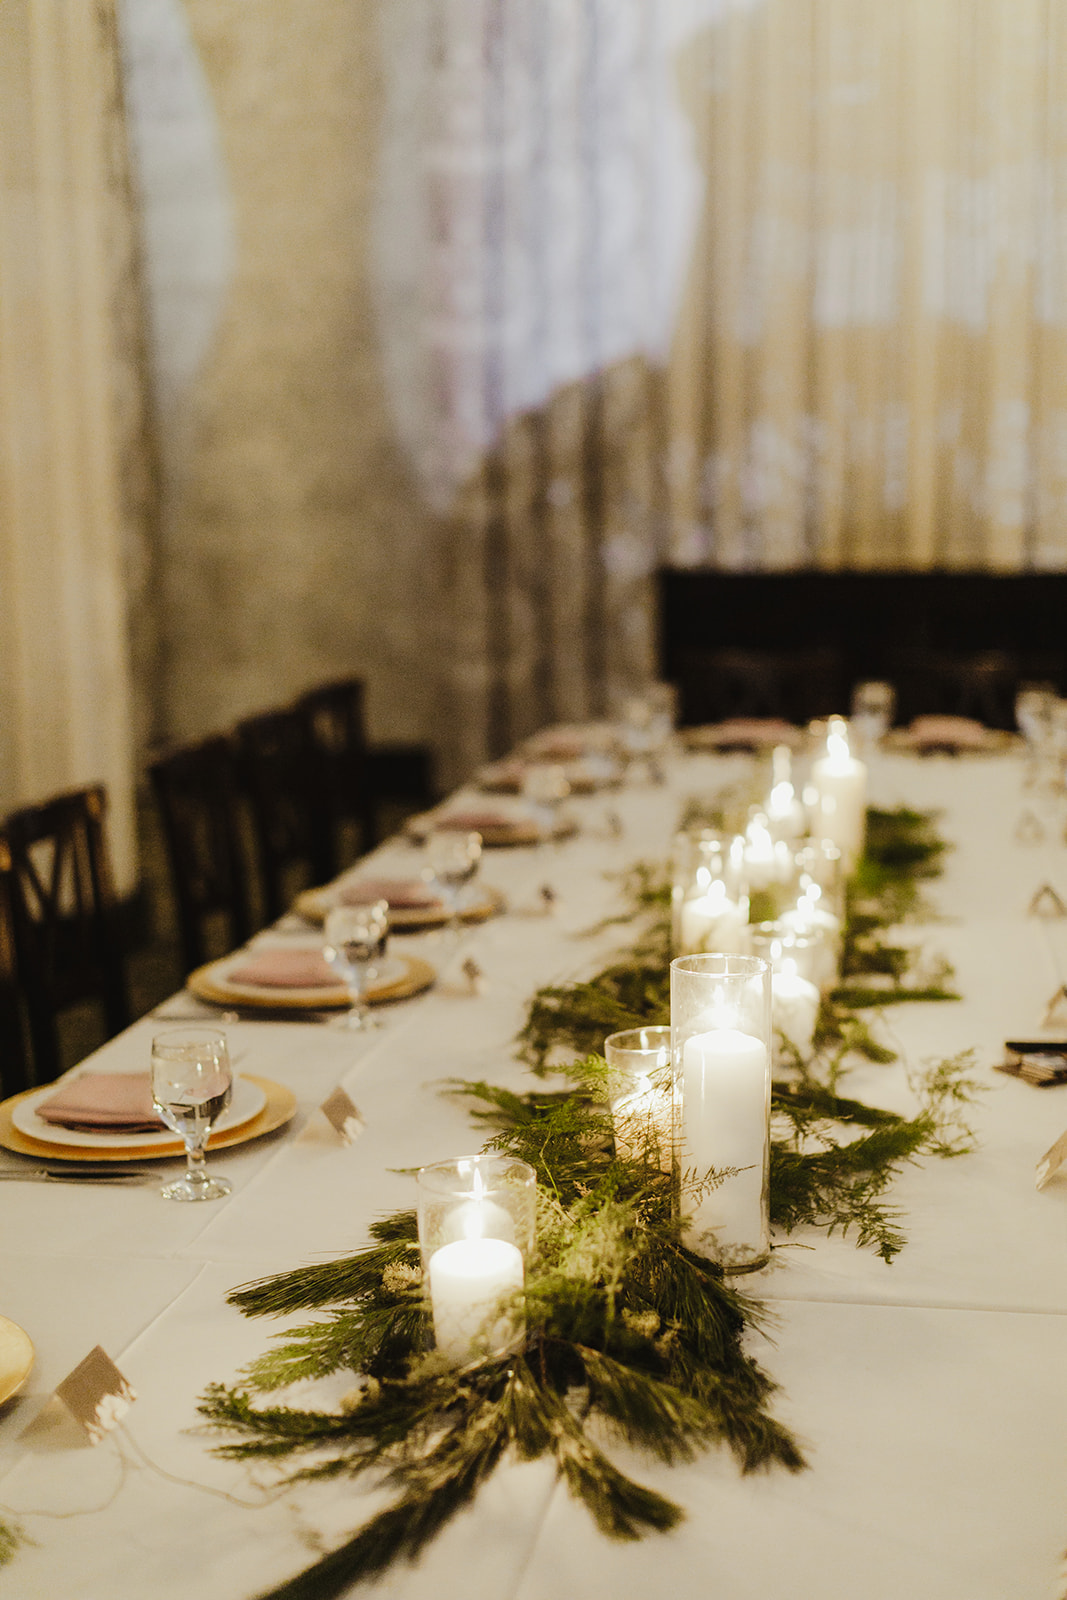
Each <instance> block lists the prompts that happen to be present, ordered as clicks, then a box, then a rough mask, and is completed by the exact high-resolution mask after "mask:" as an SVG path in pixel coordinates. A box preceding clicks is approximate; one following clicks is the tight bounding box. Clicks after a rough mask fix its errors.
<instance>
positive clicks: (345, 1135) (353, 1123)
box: [319, 1088, 367, 1144]
mask: <svg viewBox="0 0 1067 1600" xmlns="http://www.w3.org/2000/svg"><path fill="white" fill-rule="evenodd" d="M319 1110H320V1111H321V1112H322V1114H323V1116H324V1117H325V1118H326V1121H327V1122H328V1123H329V1124H330V1127H331V1128H332V1129H333V1130H334V1132H335V1133H336V1135H337V1137H338V1138H339V1139H340V1141H341V1143H342V1144H354V1143H355V1142H356V1140H357V1139H358V1138H359V1136H360V1134H361V1133H362V1132H363V1130H364V1128H365V1127H366V1126H367V1124H366V1123H365V1122H364V1120H363V1117H362V1115H361V1113H360V1110H359V1107H358V1106H357V1105H356V1103H355V1101H354V1100H353V1099H352V1097H351V1095H350V1094H349V1093H348V1091H347V1090H346V1089H341V1088H337V1089H335V1090H334V1091H333V1093H332V1094H331V1095H328V1096H327V1098H326V1099H325V1100H324V1101H323V1102H322V1105H321V1106H320V1107H319Z"/></svg>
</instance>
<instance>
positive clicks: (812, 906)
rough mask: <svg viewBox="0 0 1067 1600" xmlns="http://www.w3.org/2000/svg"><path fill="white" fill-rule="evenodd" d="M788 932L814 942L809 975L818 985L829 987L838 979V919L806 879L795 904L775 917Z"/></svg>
mask: <svg viewBox="0 0 1067 1600" xmlns="http://www.w3.org/2000/svg"><path fill="white" fill-rule="evenodd" d="M778 920H779V923H780V925H781V926H782V927H783V928H784V929H786V930H787V931H789V932H790V933H795V934H798V935H800V936H802V937H805V938H809V939H811V940H812V941H813V943H814V944H815V945H816V947H817V949H816V955H815V960H814V963H813V967H812V971H811V977H812V979H813V980H814V981H815V982H816V983H817V984H818V985H819V987H820V989H823V990H826V989H832V988H833V986H834V984H835V983H836V982H837V968H838V960H839V955H840V944H841V919H840V917H838V916H836V915H835V914H834V912H832V911H830V910H828V908H827V907H826V905H825V904H823V901H822V891H821V889H820V888H819V885H818V884H817V883H809V884H808V887H807V888H806V889H805V890H804V893H803V894H802V895H801V896H800V898H799V900H798V901H797V903H796V905H795V906H794V907H793V908H792V910H790V911H783V912H782V915H781V917H780V918H779V919H778Z"/></svg>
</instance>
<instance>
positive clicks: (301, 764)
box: [236, 707, 333, 922]
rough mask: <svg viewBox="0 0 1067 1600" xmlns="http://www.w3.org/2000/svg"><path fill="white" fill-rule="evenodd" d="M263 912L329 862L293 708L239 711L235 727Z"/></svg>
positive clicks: (326, 823) (303, 729) (319, 800)
mask: <svg viewBox="0 0 1067 1600" xmlns="http://www.w3.org/2000/svg"><path fill="white" fill-rule="evenodd" d="M236 736H237V751H238V763H239V772H240V781H241V785H242V788H243V790H244V792H245V795H246V796H247V799H248V810H249V818H250V821H251V825H252V837H253V842H254V847H255V856H256V861H257V866H258V880H259V889H260V898H261V902H262V906H261V909H262V913H263V918H264V920H265V921H267V922H273V921H274V920H275V918H277V917H280V916H281V915H282V913H283V912H284V911H286V910H287V909H288V907H289V904H290V901H291V899H292V895H293V893H294V891H295V889H297V888H302V887H306V886H307V885H308V883H324V882H325V881H326V880H327V879H328V878H329V877H330V876H331V875H332V868H333V849H332V844H331V826H330V818H329V811H328V808H327V806H326V803H325V801H324V798H323V795H322V790H321V786H320V782H319V769H318V763H317V760H316V753H315V750H314V748H313V747H312V745H311V742H310V738H309V735H308V725H307V720H306V718H305V717H304V715H303V714H302V713H301V712H300V711H299V710H297V709H296V708H293V707H290V708H288V709H286V710H282V711H268V712H264V713H262V714H261V715H260V716H256V717H246V718H245V719H244V721H242V722H239V723H238V724H237V728H236Z"/></svg>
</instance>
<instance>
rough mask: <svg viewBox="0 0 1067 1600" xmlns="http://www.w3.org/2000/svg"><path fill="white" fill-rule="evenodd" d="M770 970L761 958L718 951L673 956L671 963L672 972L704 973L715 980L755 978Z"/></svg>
mask: <svg viewBox="0 0 1067 1600" xmlns="http://www.w3.org/2000/svg"><path fill="white" fill-rule="evenodd" d="M770 970H771V964H770V962H769V961H767V960H765V958H764V957H763V956H741V955H726V954H724V953H722V952H720V951H705V952H702V953H701V954H699V955H692V956H675V958H674V960H673V961H672V962H671V971H672V972H679V973H681V972H685V973H706V974H709V975H711V976H713V977H717V978H756V977H758V976H759V975H760V973H761V972H769V971H770Z"/></svg>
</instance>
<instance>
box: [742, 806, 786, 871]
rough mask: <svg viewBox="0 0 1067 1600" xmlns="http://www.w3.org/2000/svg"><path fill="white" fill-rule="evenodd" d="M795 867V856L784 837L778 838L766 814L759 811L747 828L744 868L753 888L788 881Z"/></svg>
mask: <svg viewBox="0 0 1067 1600" xmlns="http://www.w3.org/2000/svg"><path fill="white" fill-rule="evenodd" d="M795 870H796V858H795V856H794V854H793V851H792V849H791V848H790V846H789V845H788V844H787V843H786V841H785V840H784V839H775V838H774V837H773V836H772V834H771V831H770V829H769V828H768V826H767V817H766V815H765V814H764V813H763V812H757V813H756V815H755V816H754V817H752V818H751V820H750V821H749V824H748V827H747V828H746V829H745V872H746V873H747V875H748V884H749V888H750V889H757V890H759V889H769V888H770V887H771V886H772V884H776V883H788V881H789V879H790V878H791V877H792V876H793V874H794V872H795Z"/></svg>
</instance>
